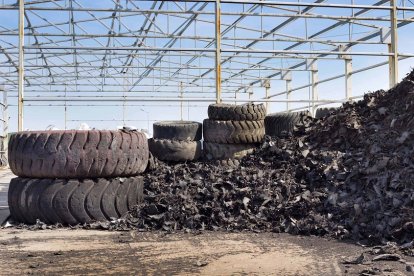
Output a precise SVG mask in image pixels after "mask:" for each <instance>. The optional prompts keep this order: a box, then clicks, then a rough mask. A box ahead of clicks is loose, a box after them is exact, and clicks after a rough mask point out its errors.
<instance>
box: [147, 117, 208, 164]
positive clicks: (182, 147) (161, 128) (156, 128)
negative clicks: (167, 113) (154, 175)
mask: <svg viewBox="0 0 414 276" xmlns="http://www.w3.org/2000/svg"><path fill="white" fill-rule="evenodd" d="M202 135H203V134H202V125H201V123H199V122H192V121H160V122H155V123H154V124H153V138H151V139H149V141H148V143H149V149H150V152H151V154H152V155H154V156H155V157H156V158H158V159H159V160H163V161H173V162H185V161H195V160H197V159H199V158H200V157H201V155H202V146H201V141H200V140H201V138H202Z"/></svg>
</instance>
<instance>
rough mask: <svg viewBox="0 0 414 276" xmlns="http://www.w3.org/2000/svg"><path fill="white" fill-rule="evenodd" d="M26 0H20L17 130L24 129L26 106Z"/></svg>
mask: <svg viewBox="0 0 414 276" xmlns="http://www.w3.org/2000/svg"><path fill="white" fill-rule="evenodd" d="M23 47H24V0H19V80H18V81H19V84H18V86H19V88H18V89H19V95H18V103H17V109H18V119H17V130H18V131H22V130H23V107H24V103H23V100H24V50H23Z"/></svg>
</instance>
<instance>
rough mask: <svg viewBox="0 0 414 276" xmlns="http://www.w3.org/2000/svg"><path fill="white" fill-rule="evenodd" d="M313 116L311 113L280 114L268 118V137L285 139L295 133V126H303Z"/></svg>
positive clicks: (270, 115) (266, 123)
mask: <svg viewBox="0 0 414 276" xmlns="http://www.w3.org/2000/svg"><path fill="white" fill-rule="evenodd" d="M310 116H311V114H310V112H309V111H299V112H280V113H272V114H269V115H267V116H266V118H265V120H264V122H265V128H266V135H269V136H272V137H283V136H286V135H290V134H292V133H293V131H294V128H295V126H299V125H303V124H304V123H305V122H306V121H307V120H308V119H309V117H310Z"/></svg>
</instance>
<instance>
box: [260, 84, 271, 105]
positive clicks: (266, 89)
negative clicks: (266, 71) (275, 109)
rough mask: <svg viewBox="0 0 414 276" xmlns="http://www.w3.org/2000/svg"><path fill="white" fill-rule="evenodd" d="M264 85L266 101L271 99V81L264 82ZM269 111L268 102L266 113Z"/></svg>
mask: <svg viewBox="0 0 414 276" xmlns="http://www.w3.org/2000/svg"><path fill="white" fill-rule="evenodd" d="M262 85H263V87H264V88H265V91H266V99H268V97H269V90H270V79H265V80H263V83H262ZM268 110H269V102H266V112H267V111H268Z"/></svg>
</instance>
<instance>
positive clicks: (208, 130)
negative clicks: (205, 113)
mask: <svg viewBox="0 0 414 276" xmlns="http://www.w3.org/2000/svg"><path fill="white" fill-rule="evenodd" d="M203 134H204V141H206V142H211V143H219V144H246V143H248V144H250V143H261V142H262V141H263V138H264V136H265V129H264V122H263V121H214V120H209V119H205V120H204V124H203Z"/></svg>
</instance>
